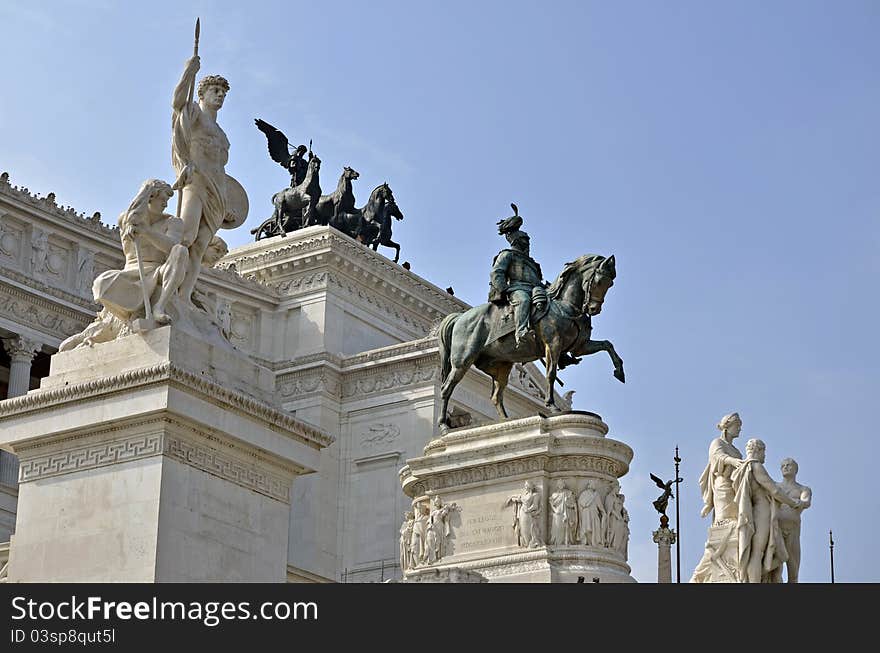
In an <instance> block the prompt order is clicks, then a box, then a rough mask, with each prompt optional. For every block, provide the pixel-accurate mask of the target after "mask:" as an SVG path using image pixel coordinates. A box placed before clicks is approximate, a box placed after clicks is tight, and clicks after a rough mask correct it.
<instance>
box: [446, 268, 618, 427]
mask: <svg viewBox="0 0 880 653" xmlns="http://www.w3.org/2000/svg"><path fill="white" fill-rule="evenodd" d="M616 275H617V272H616V270H615V264H614V257H613V256H610V257H608V258H605V257H604V256H600V255H598V254H586V255H584V256H581V257H579V258H578V259H576V260H574V261H573V262H571V263H566V264H565V267H563V269H562V272H560V273H559V277H557V279H556V281H554V282H553V283H552V284H550V286H549V287H548V288H547V296H548V299H549V304H548V310H547V312H546V314H545V315H544V316H543V317H541V318H540V319H539V320H538V321H537V323H536V324H535V325H534V328H535V332H536V334H537V338H536V344H535V345H534V347H529V346H527V347H520V348H517V346H516V342H515V339H514V334H513V333H508V334H506V335H504V336H502V337H500V338H498V339H496V340H493V341H492V342H488V339H489V336H490V331H491V329H490V326H491V324H492V322H493V321H494V320H497V319H499V318H500V314H501V311H502V310H503V308H500V307H498V306H496V305H495V304H482V305H480V306H475V307H473V308H471V309H469V310H467V311H465V312H464V313H452V314H451V315H447V316H446V317H445V318H444V319H443V321H442V322H441V323H440V326H439V329H438V340H439V349H440V366H441V379H442V386H441V389H440V396H441V398H442V406H441V410H440V421H439V425H440V427H441V429H444V430H445V429H447V428H449V416H448V415H447V409H448V406H449V398H450V397H451V396H452V391H453V390H454V389H455V386H456V385H457V384H458V382H459V381H461V379H462V378H463V377H464V375H465V373H467V371H468V369H469V368H470V367H471V365H475V366H476V367H477V368H478V369H480V370H482V371H483V372H485V373H486V374H488V375H489V376H490V377H492V403H493V404H494V405H495V409H496V410H497V411H498V416H499V417H500V418H506V417H507V411H506V410H505V409H504V389H505V387H507V380H508V376H509V375H510V370H511V369H512V368H513V365H514V364H515V363H527V362H531V361H535V360H538V359H539V358H543V359H544V362H545V365H546V367H547V386H546V391H545V398H546V399H545V401H544V404H545V405H546V406H547V407H548V408H552V409H555V408H556V405H555V402H554V398H553V384H554V382H555V381H556V371H557V368H558V364H559V358H560V356H562V354H563V353H565V352H569V353H571V354H572V355H573V356H586V355H589V354H595V353H596V352H599V351H607V352H608V355H609V356H610V357H611V362H612V363H613V364H614V376H615V378H617V379H618V380H619V381H620V382H621V383H622V382H624V381H625V376H624V372H623V359H621V358H620V356H618V355H617V352H616V351H615V350H614V345H612V344H611V342H609V341H608V340H590V335H591V334H592V330H593V328H592V322H591V318H592V317H593V316H595V315H598V314H599V313H600V312H601V310H602V303H603V302H604V301H605V293H606V292H608V289H609V288H610V287H611V286H612V285H613V284H614V278H615V276H616Z"/></svg>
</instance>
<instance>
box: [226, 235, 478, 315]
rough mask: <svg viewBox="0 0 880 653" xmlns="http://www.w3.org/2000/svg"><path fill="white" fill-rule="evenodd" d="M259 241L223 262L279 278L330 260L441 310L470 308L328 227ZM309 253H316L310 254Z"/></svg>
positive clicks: (252, 272)
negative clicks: (416, 297)
mask: <svg viewBox="0 0 880 653" xmlns="http://www.w3.org/2000/svg"><path fill="white" fill-rule="evenodd" d="M262 243H263V241H260V242H259V243H253V244H251V245H245V246H243V247H239V248H236V249H234V250H233V251H231V252H230V253H229V254H228V255H227V256H226V257H225V258H224V259H223V263H224V264H227V263H230V262H234V263H235V264H236V267H237V269H239V270H240V271H241V272H242V273H243V274H245V275H248V276H250V275H257V276H258V277H263V276H264V277H266V278H267V279H272V278H275V279H278V281H279V282H280V281H281V280H282V279H283V278H284V277H285V276H287V275H288V274H289V273H290V271H293V270H294V269H297V270H303V271H305V270H310V269H316V268H319V267H323V266H326V265H328V262H329V261H331V260H333V262H334V263H335V264H336V266H342V267H343V268H345V267H349V266H350V267H351V268H352V274H354V275H355V277H356V278H362V277H363V278H375V279H376V280H377V281H375V282H374V283H383V284H386V285H388V286H396V287H398V289H399V290H400V291H403V292H404V293H406V294H412V295H416V296H422V297H425V299H426V300H427V301H429V302H430V303H431V304H434V306H432V308H433V309H434V310H436V311H437V312H438V313H440V314H443V315H445V314H447V313H451V312H454V311H461V310H465V309H467V308H469V306H468V305H467V304H466V303H465V302H463V301H461V300H459V299H455V298H454V297H453V296H452V295H450V294H449V293H447V292H446V291H444V290H441V289H440V288H438V287H436V286H434V285H433V284H431V283H430V282H428V281H425V280H424V279H422V278H421V277H419V276H418V275H416V274H413V273H411V272H409V271H407V270H405V269H404V268H402V267H401V266H400V265H398V264H396V263H392V262H391V261H389V260H388V259H386V258H385V257H384V256H382V255H381V254H378V253H376V252H374V251H372V250H371V249H369V248H367V247H364V246H363V245H362V244H360V243H358V242H356V241H354V240H352V239H351V238H349V237H348V236H346V235H345V234H343V233H341V232H339V231H336V230H335V229H333V228H331V227H312V228H309V229H304V230H302V231H301V232H294V233H292V234H288V235H287V237H286V238H284V239H282V238H278V239H277V240H276V239H269V242H267V243H266V244H262ZM319 253H320V254H321V255H320V256H318V255H317V254H319ZM309 254H313V255H315V256H311V257H309V256H308V255H309ZM294 259H300V260H294ZM336 266H334V267H336Z"/></svg>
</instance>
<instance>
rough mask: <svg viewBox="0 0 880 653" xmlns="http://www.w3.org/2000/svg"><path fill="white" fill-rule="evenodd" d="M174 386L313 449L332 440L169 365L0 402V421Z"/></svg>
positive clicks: (255, 402)
mask: <svg viewBox="0 0 880 653" xmlns="http://www.w3.org/2000/svg"><path fill="white" fill-rule="evenodd" d="M168 383H171V384H173V385H177V386H179V387H182V388H185V389H187V390H189V391H193V392H195V393H197V394H199V395H200V396H202V397H203V398H204V399H206V400H208V401H211V402H213V403H216V404H218V405H222V406H223V407H224V408H227V409H233V410H236V411H237V412H239V413H241V414H244V415H246V416H249V417H252V418H256V419H258V420H260V421H262V422H264V423H266V424H267V425H268V426H269V427H270V428H273V429H274V430H277V431H280V432H282V433H284V434H286V435H288V436H290V437H292V438H293V439H295V440H297V441H299V442H301V443H302V444H305V445H308V446H310V447H312V448H315V449H320V448H321V447H325V446H328V445H330V444H332V442H333V438H332V437H330V436H329V435H327V434H326V433H324V432H323V431H320V430H319V429H316V428H314V427H312V426H309V425H307V424H305V423H303V422H301V421H299V420H297V419H295V418H294V417H291V416H290V415H288V414H286V413H284V412H281V411H279V410H278V409H276V408H274V407H272V406H270V405H268V404H266V403H263V402H261V401H258V400H257V399H254V398H252V397H247V396H245V395H242V394H239V393H237V392H234V391H231V390H228V389H227V388H225V387H224V386H221V385H218V384H216V383H213V382H211V381H208V380H206V379H204V378H202V377H200V376H198V375H196V374H193V373H191V372H189V371H187V370H184V369H182V368H180V367H178V366H176V365H173V364H172V363H170V362H165V363H161V364H159V365H154V366H152V367H145V368H140V369H136V370H131V371H129V372H124V373H122V374H119V375H116V376H112V377H105V378H100V379H95V380H93V381H89V382H87V383H79V384H75V385H70V386H64V387H60V388H53V389H48V390H36V391H33V392H30V393H28V394H26V395H24V396H21V397H15V398H13V399H7V400H6V401H3V402H0V418H2V417H11V416H13V415H20V414H22V413H27V412H32V411H35V410H44V409H46V408H49V407H52V406H57V405H60V404H64V403H68V402H71V401H83V400H87V399H94V398H98V397H103V396H106V395H108V394H115V393H118V392H123V391H125V390H129V389H131V388H134V387H139V386H147V385H154V384H168Z"/></svg>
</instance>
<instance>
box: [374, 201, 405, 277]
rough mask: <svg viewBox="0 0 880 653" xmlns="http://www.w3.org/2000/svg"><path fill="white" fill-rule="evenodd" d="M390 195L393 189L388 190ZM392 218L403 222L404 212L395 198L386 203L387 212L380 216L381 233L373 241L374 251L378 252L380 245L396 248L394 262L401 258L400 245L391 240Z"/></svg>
mask: <svg viewBox="0 0 880 653" xmlns="http://www.w3.org/2000/svg"><path fill="white" fill-rule="evenodd" d="M388 191H389V193H390V191H391V189H390V188H389V189H388ZM391 218H394V219H395V220H403V211H401V210H400V207H399V206H397V202H395V201H394V197H391V198H390V199H389V200H388V201H387V202H386V203H385V210H384V211H382V212H381V213H380V214H379V233H378V234H377V235H376V237H375V238H374V239H373V251H374V252H375V251H378V249H379V245H384V246H385V247H393V248H394V262H395V263H397V261H398V259H399V258H400V245H398V244H397V243H395V242H394V241H393V240H391Z"/></svg>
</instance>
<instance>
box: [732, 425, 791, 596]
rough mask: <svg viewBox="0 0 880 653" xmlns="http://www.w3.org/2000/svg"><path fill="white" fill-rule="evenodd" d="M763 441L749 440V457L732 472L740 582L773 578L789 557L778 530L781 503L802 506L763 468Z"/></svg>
mask: <svg viewBox="0 0 880 653" xmlns="http://www.w3.org/2000/svg"><path fill="white" fill-rule="evenodd" d="M765 450H766V448H765V445H764V442H763V441H761V440H758V439H756V438H753V439H751V440H749V441H748V442H747V443H746V459H745V460H744V461H743V462H742V464H741V465H740V466H739V467H738V468H737V469H736V470H735V471H734V472H733V475H732V478H731V480H732V481H733V484H734V488H735V501H736V505H737V522H736V528H737V542H738V545H739V556H738V575H739V581H740V582H741V583H761V582H767V581H770V580H771V579H772V574H773V572H775V570H776V569H777V568H778V567H779V566H781V565H782V563H784V562H785V561H786V560H787V559H788V552H787V551H786V549H785V543H784V541H783V539H782V534H781V533H780V530H779V523H778V517H777V513H778V510H777V507H778V504H779V503H784V504H786V505H788V506H791V508H793V509H794V510H798V509H800V507H801V502H800V500H799V499H793V498H791V497H790V496H789V495H788V494H786V493H785V492H783V491H782V490H781V489H780V488H779V486H778V485H777V483H776V482H775V481H774V480H773V479H772V478H770V474H768V473H767V470H766V469H765V468H764V455H765Z"/></svg>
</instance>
